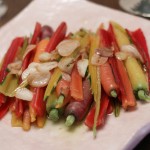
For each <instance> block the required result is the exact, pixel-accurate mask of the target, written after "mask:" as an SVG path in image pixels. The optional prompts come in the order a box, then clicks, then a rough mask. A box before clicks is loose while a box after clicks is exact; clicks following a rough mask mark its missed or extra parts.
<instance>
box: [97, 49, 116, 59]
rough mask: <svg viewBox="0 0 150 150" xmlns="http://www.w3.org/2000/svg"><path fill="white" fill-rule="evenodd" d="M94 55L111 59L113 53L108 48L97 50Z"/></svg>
mask: <svg viewBox="0 0 150 150" xmlns="http://www.w3.org/2000/svg"><path fill="white" fill-rule="evenodd" d="M96 53H97V54H98V55H100V56H102V57H112V56H113V51H112V49H110V48H105V47H104V48H98V49H96Z"/></svg>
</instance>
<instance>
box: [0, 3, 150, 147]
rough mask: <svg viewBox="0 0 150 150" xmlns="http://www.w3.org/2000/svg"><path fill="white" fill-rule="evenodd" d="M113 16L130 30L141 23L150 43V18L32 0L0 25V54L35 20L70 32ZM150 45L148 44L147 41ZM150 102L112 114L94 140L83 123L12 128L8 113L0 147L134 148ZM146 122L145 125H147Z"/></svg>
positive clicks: (0, 131) (86, 5) (97, 7)
mask: <svg viewBox="0 0 150 150" xmlns="http://www.w3.org/2000/svg"><path fill="white" fill-rule="evenodd" d="M109 20H114V21H116V22H118V23H120V24H121V25H123V26H124V27H127V28H129V29H131V30H133V29H136V28H138V27H141V28H142V29H143V31H144V33H145V36H146V39H147V41H150V32H149V28H150V22H149V21H147V20H144V19H141V18H138V17H136V16H131V15H128V14H125V13H122V12H119V11H115V10H112V9H108V8H105V7H103V6H100V5H96V4H94V3H91V2H88V1H85V0H82V1H81V0H61V1H59V0H55V1H53V0H34V1H32V3H31V4H30V5H29V6H28V7H27V8H25V9H24V10H23V11H22V12H21V13H20V14H19V15H18V16H17V17H15V18H14V19H13V20H12V21H10V22H9V23H8V24H6V25H5V26H4V27H2V28H1V29H0V49H1V53H0V58H1V57H2V56H3V55H4V52H5V51H6V49H7V48H8V46H9V44H10V42H11V40H12V39H13V38H14V37H16V36H20V35H29V34H30V33H31V32H32V31H33V29H34V25H35V22H36V21H39V22H40V23H42V24H49V25H51V26H52V27H53V28H54V29H55V28H56V27H57V26H58V25H59V23H60V22H61V21H66V22H67V24H68V31H76V30H78V29H79V28H80V27H85V28H88V29H92V30H95V29H96V28H97V27H98V26H99V24H100V23H102V22H104V23H108V21H109ZM148 45H149V46H150V42H148ZM149 116H150V104H149V103H147V104H140V103H138V105H137V110H135V111H132V112H124V111H122V112H121V115H120V117H118V118H115V117H114V116H113V115H110V116H109V117H108V119H107V121H106V124H105V126H104V127H103V128H102V129H100V130H98V134H97V138H96V139H93V134H92V131H89V130H88V129H87V127H86V126H84V125H81V126H79V127H76V128H75V129H74V130H72V131H69V130H67V128H66V127H65V126H64V125H63V124H62V123H58V124H53V123H51V122H50V121H47V124H46V126H45V127H44V128H43V129H37V128H35V127H32V129H31V130H30V132H24V131H22V129H21V128H12V127H11V124H10V115H7V116H6V117H5V118H4V119H3V120H2V121H1V122H0V134H1V136H0V145H1V148H0V149H2V150H9V149H10V148H11V149H13V150H33V149H35V150H41V149H44V150H50V149H53V150H54V149H55V150H83V149H91V150H92V149H93V150H99V149H102V150H122V149H124V150H130V149H132V148H133V147H134V146H135V145H136V144H137V143H138V142H139V141H140V140H141V139H142V138H143V137H144V136H145V135H146V134H147V133H148V132H149V130H150V118H149ZM145 126H146V127H145Z"/></svg>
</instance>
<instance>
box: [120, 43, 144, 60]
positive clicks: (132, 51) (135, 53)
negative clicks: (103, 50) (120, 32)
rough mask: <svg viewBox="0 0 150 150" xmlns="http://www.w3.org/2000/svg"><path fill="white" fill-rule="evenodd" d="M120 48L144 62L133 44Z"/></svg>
mask: <svg viewBox="0 0 150 150" xmlns="http://www.w3.org/2000/svg"><path fill="white" fill-rule="evenodd" d="M120 50H121V51H122V52H126V53H128V54H129V55H132V56H134V57H136V58H138V59H139V60H140V61H141V62H144V60H143V58H142V56H141V55H140V53H139V51H138V50H137V48H136V47H135V46H134V45H132V44H130V45H123V46H122V47H121V49H120Z"/></svg>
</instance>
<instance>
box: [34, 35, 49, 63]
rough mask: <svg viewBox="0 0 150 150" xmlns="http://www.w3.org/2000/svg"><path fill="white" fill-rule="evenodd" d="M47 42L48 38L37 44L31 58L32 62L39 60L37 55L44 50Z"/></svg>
mask: <svg viewBox="0 0 150 150" xmlns="http://www.w3.org/2000/svg"><path fill="white" fill-rule="evenodd" d="M48 42H49V39H47V38H46V39H43V40H41V41H40V42H39V43H38V44H37V48H36V53H35V56H34V59H33V62H39V55H40V54H41V53H42V52H44V51H45V49H46V46H47V44H48Z"/></svg>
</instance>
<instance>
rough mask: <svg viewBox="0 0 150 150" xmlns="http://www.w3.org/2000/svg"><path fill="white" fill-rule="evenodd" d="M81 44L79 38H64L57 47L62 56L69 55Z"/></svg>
mask: <svg viewBox="0 0 150 150" xmlns="http://www.w3.org/2000/svg"><path fill="white" fill-rule="evenodd" d="M79 46H80V42H79V41H77V40H64V41H62V42H60V43H59V44H58V45H57V47H56V49H57V50H58V53H59V54H60V55H61V56H69V55H70V54H71V53H72V52H73V51H74V50H75V49H76V48H78V47H79Z"/></svg>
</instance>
